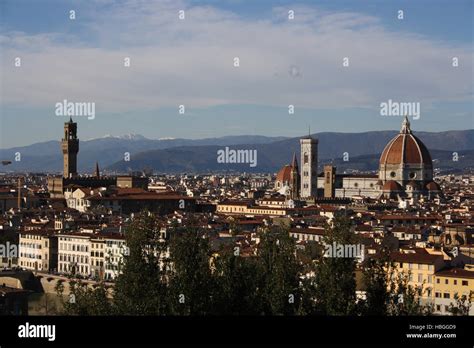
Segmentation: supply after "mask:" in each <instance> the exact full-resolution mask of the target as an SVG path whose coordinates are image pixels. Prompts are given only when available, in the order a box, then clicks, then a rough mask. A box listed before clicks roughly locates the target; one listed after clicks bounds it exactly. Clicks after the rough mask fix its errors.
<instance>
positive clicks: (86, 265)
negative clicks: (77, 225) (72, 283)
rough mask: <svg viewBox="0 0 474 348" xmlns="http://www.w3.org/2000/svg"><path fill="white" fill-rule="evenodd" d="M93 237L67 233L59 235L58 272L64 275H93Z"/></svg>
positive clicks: (85, 234)
mask: <svg viewBox="0 0 474 348" xmlns="http://www.w3.org/2000/svg"><path fill="white" fill-rule="evenodd" d="M90 255H91V235H90V234H88V233H67V234H62V235H58V266H59V267H58V270H59V272H60V273H64V274H75V275H81V276H84V277H89V276H90V275H91V263H90V262H91V256H90Z"/></svg>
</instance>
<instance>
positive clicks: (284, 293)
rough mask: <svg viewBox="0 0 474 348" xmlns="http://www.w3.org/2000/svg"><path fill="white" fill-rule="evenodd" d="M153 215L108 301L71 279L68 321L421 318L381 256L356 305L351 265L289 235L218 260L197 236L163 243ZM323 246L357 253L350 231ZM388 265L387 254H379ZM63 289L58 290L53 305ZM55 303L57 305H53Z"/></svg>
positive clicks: (103, 292)
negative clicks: (90, 318)
mask: <svg viewBox="0 0 474 348" xmlns="http://www.w3.org/2000/svg"><path fill="white" fill-rule="evenodd" d="M160 227H161V226H159V224H158V222H157V220H156V219H155V217H154V216H153V215H152V214H148V213H142V214H141V215H140V216H138V217H136V218H135V219H134V220H133V222H132V224H131V225H130V227H129V228H128V230H127V232H126V242H127V246H128V248H129V252H128V253H127V255H126V256H124V262H123V265H122V267H121V274H120V275H119V276H118V278H117V280H116V282H115V285H114V287H113V291H112V292H113V296H107V288H106V285H105V284H103V283H99V284H98V285H96V286H94V287H91V286H86V285H85V284H84V283H83V282H81V281H80V280H74V277H71V279H70V280H69V285H70V288H71V293H72V295H73V296H72V298H73V299H74V300H73V301H67V300H66V301H64V314H69V315H424V314H430V313H431V311H432V308H431V307H430V306H425V305H421V304H420V303H419V299H420V296H421V292H420V291H421V290H420V289H417V288H413V287H411V286H409V285H408V275H400V276H398V277H396V278H394V277H392V276H389V274H388V273H387V272H390V271H387V269H388V270H389V269H390V267H387V265H388V264H389V262H388V261H389V260H388V258H387V257H386V256H384V253H383V252H382V253H381V255H379V257H377V258H372V259H369V260H367V261H366V262H364V265H363V266H362V268H361V270H360V274H361V275H362V282H363V283H364V288H365V290H366V296H365V298H364V299H357V298H356V268H357V267H356V261H355V260H354V259H351V258H331V257H323V255H322V248H321V247H319V246H318V245H316V244H314V245H311V247H308V248H305V250H300V249H298V248H296V245H295V241H294V240H293V239H292V238H291V237H290V236H289V233H288V230H286V229H285V228H280V227H273V228H269V229H267V230H265V231H262V232H261V233H260V234H259V238H260V243H259V245H258V248H257V250H258V251H257V253H256V255H254V256H250V257H249V256H241V255H240V254H239V250H238V249H235V248H233V247H230V248H223V249H222V250H219V252H218V253H216V252H213V251H211V247H210V241H209V239H208V238H207V237H206V234H205V233H204V232H203V231H202V230H200V229H198V228H179V227H174V228H172V229H171V233H169V236H170V237H169V239H166V240H165V239H162V237H161V236H160ZM326 228H327V236H326V237H325V238H326V240H325V242H326V243H333V242H336V243H340V244H348V243H356V242H357V239H356V238H357V236H356V235H354V234H353V233H352V232H351V229H350V221H349V220H347V219H345V218H337V219H335V220H334V221H333V225H332V226H327V227H326ZM387 255H388V254H387ZM63 290H64V287H63V285H60V286H59V287H58V289H57V291H58V294H59V295H62V292H63ZM61 298H63V296H61ZM401 299H402V300H401Z"/></svg>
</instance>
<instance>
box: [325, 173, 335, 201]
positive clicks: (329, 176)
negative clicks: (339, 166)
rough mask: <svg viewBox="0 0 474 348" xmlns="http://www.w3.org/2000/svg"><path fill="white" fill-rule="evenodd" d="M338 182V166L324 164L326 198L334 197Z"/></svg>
mask: <svg viewBox="0 0 474 348" xmlns="http://www.w3.org/2000/svg"><path fill="white" fill-rule="evenodd" d="M335 182H336V167H334V166H331V165H326V166H324V198H334V193H335Z"/></svg>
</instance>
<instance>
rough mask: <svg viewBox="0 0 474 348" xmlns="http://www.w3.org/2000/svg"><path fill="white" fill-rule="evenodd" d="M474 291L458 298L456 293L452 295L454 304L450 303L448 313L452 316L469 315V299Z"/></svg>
mask: <svg viewBox="0 0 474 348" xmlns="http://www.w3.org/2000/svg"><path fill="white" fill-rule="evenodd" d="M473 294H474V291H470V292H469V294H468V295H462V296H459V295H458V294H457V293H456V294H454V301H455V302H454V303H451V304H450V305H449V307H448V312H450V313H451V314H452V315H469V311H470V309H471V305H472V303H471V302H472V301H471V298H472V296H473Z"/></svg>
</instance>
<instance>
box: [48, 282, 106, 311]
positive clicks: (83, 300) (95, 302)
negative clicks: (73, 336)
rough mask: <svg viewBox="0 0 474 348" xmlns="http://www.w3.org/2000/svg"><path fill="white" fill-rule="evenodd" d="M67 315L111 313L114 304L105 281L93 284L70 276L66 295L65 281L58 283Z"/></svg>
mask: <svg viewBox="0 0 474 348" xmlns="http://www.w3.org/2000/svg"><path fill="white" fill-rule="evenodd" d="M56 292H57V294H58V296H59V298H60V301H61V304H62V307H63V313H62V314H65V315H110V314H112V305H111V301H110V299H109V296H108V293H107V288H106V287H105V285H104V283H99V284H96V285H95V286H91V285H90V284H87V283H84V282H83V281H82V280H75V279H73V278H72V277H70V278H69V293H68V294H67V296H65V295H64V283H63V282H62V281H61V282H58V283H57V284H56Z"/></svg>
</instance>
